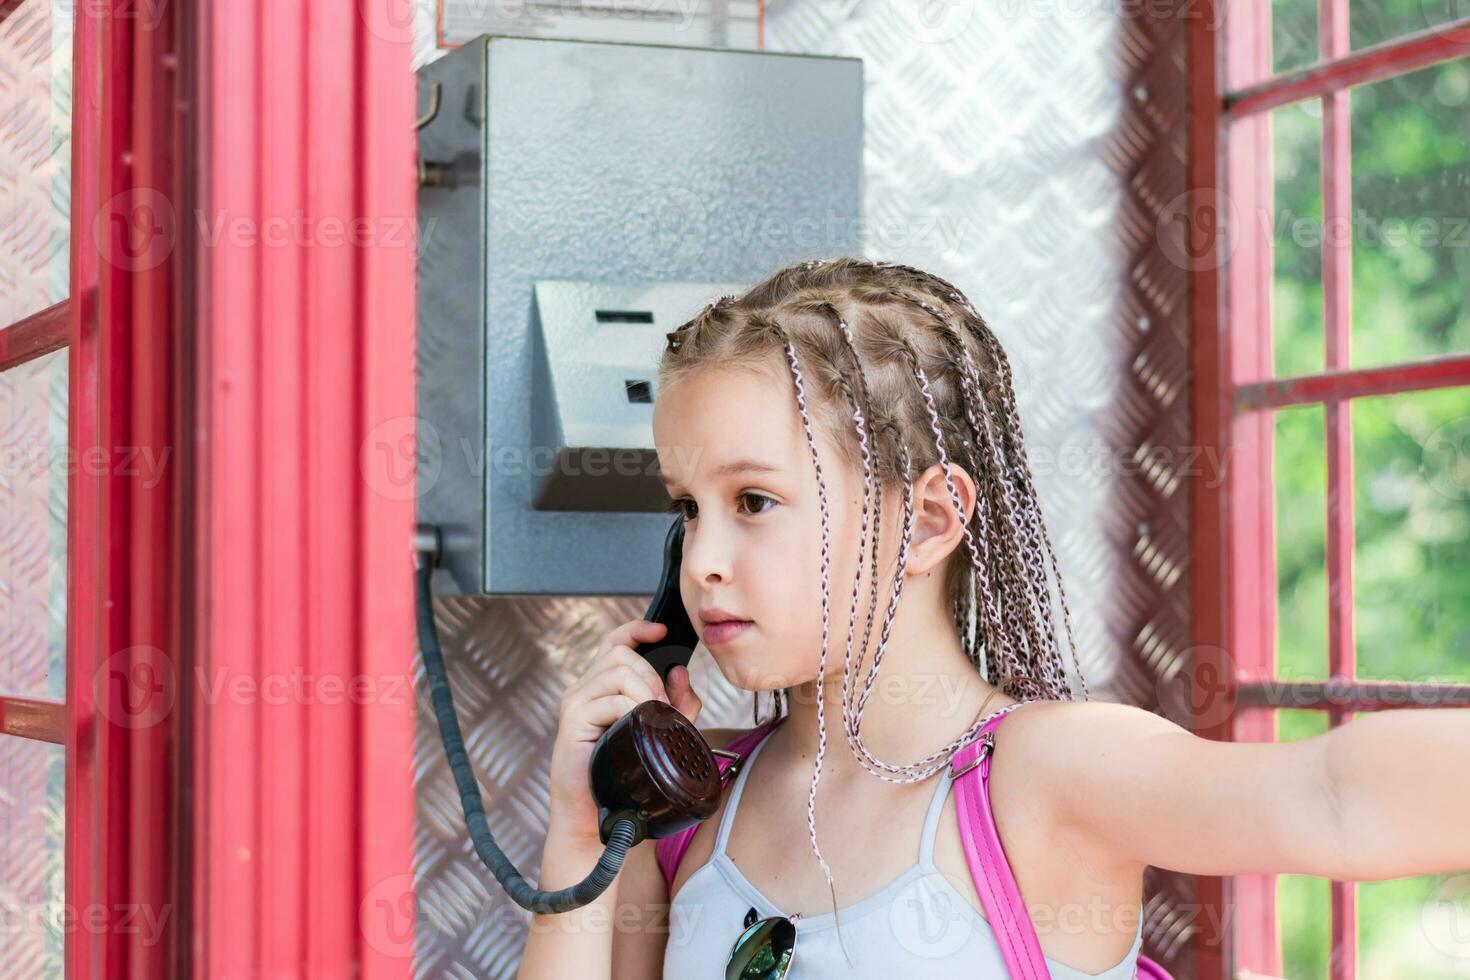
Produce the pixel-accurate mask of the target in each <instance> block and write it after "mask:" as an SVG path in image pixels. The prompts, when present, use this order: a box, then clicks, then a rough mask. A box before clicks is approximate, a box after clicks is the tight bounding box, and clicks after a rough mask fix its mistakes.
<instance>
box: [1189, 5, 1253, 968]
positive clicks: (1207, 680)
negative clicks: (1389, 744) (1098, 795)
mask: <svg viewBox="0 0 1470 980" xmlns="http://www.w3.org/2000/svg"><path fill="white" fill-rule="evenodd" d="M1223 12H1224V4H1223V3H1222V2H1219V0H1205V2H1204V3H1203V4H1202V5H1201V7H1200V9H1198V10H1196V11H1195V13H1196V16H1193V17H1191V18H1189V19H1188V20H1187V21H1186V23H1187V30H1188V32H1189V33H1188V50H1189V141H1188V151H1189V157H1188V162H1187V166H1188V180H1189V185H1188V186H1189V191H1188V193H1189V200H1188V220H1187V221H1186V222H1185V228H1186V233H1187V234H1189V235H1191V236H1195V234H1196V232H1197V231H1204V232H1205V233H1206V234H1205V237H1204V239H1203V241H1202V242H1192V243H1190V252H1189V253H1188V254H1191V255H1198V256H1199V259H1200V261H1199V263H1198V264H1197V265H1195V266H1193V267H1192V268H1191V271H1190V277H1189V294H1190V295H1189V317H1190V324H1191V336H1190V347H1191V350H1190V362H1191V377H1190V419H1191V426H1192V429H1193V440H1194V443H1195V444H1196V445H1197V446H1199V447H1201V449H1203V450H1206V451H1209V452H1211V453H1212V454H1213V458H1214V459H1216V460H1219V461H1220V464H1219V465H1220V466H1221V468H1222V469H1221V471H1220V472H1218V473H1214V474H1210V476H1211V477H1213V478H1209V479H1207V478H1205V477H1203V476H1195V477H1193V478H1191V480H1190V497H1189V501H1190V504H1189V506H1190V515H1191V520H1190V553H1191V555H1192V562H1191V579H1190V590H1191V598H1192V603H1193V609H1192V616H1191V633H1190V641H1191V647H1192V650H1191V657H1190V663H1189V665H1188V667H1187V669H1188V670H1189V671H1190V675H1191V683H1192V684H1193V685H1194V686H1195V687H1196V688H1197V689H1200V690H1204V691H1205V692H1207V693H1206V695H1205V697H1204V698H1196V699H1195V700H1196V702H1201V701H1203V702H1205V708H1206V710H1208V709H1210V708H1216V709H1217V708H1218V707H1219V704H1220V702H1219V701H1211V699H1213V698H1223V699H1225V703H1226V704H1230V703H1232V702H1233V699H1234V694H1233V692H1234V685H1235V671H1234V667H1233V663H1232V659H1233V654H1232V652H1231V651H1232V649H1233V644H1234V642H1235V641H1234V640H1233V639H1232V630H1233V629H1234V628H1235V623H1234V621H1233V619H1232V616H1231V607H1230V606H1229V604H1228V602H1229V598H1230V588H1229V582H1230V576H1231V574H1232V569H1231V565H1230V561H1229V559H1230V554H1229V541H1230V535H1231V533H1232V527H1231V520H1232V515H1231V512H1230V507H1231V502H1232V500H1234V499H1235V498H1234V497H1233V496H1232V482H1231V481H1233V480H1234V479H1235V476H1234V471H1235V467H1234V464H1233V462H1232V459H1231V453H1232V451H1233V450H1232V446H1231V437H1232V433H1231V409H1230V405H1231V388H1230V383H1231V375H1230V371H1229V364H1230V360H1229V345H1230V340H1231V337H1230V335H1229V333H1228V330H1227V326H1228V325H1227V323H1226V321H1225V319H1224V310H1225V307H1224V289H1223V286H1224V284H1223V282H1222V277H1223V273H1224V264H1225V261H1226V258H1227V257H1228V255H1229V254H1230V246H1231V238H1230V236H1237V235H1239V233H1240V229H1237V228H1235V227H1233V226H1229V225H1227V224H1226V219H1227V216H1228V215H1229V214H1230V213H1231V208H1230V207H1229V206H1228V201H1229V199H1228V197H1227V195H1226V193H1225V191H1226V188H1225V176H1226V174H1225V170H1224V158H1223V153H1224V150H1225V146H1224V144H1223V143H1222V138H1223V135H1224V124H1223V118H1222V114H1223V106H1224V73H1223V71H1222V68H1223V58H1224V47H1223V43H1222V41H1223V39H1222V38H1221V36H1220V34H1219V31H1218V30H1217V29H1216V26H1215V25H1218V24H1219V23H1220V15H1221V14H1222V13H1223ZM1195 731H1196V732H1197V733H1198V734H1199V735H1201V736H1202V737H1207V738H1214V739H1228V738H1230V735H1231V731H1230V721H1229V719H1228V718H1220V717H1216V718H1215V719H1213V720H1210V719H1203V718H1202V719H1199V721H1198V723H1197V724H1196V725H1195ZM1195 899H1196V902H1197V903H1198V908H1196V909H1195V910H1194V913H1195V915H1196V923H1197V924H1198V926H1199V928H1198V930H1197V931H1196V934H1195V936H1194V938H1193V943H1192V948H1191V952H1192V954H1193V964H1192V966H1193V975H1194V976H1195V977H1196V978H1197V980H1225V978H1227V977H1231V976H1234V975H1235V967H1234V951H1233V949H1232V944H1231V934H1232V930H1233V929H1235V928H1236V924H1235V916H1234V915H1233V914H1231V902H1232V901H1233V898H1232V896H1231V888H1230V881H1229V879H1226V878H1221V877H1198V878H1196V883H1195ZM1210 923H1215V924H1216V925H1215V926H1214V927H1213V928H1212V927H1211V926H1210Z"/></svg>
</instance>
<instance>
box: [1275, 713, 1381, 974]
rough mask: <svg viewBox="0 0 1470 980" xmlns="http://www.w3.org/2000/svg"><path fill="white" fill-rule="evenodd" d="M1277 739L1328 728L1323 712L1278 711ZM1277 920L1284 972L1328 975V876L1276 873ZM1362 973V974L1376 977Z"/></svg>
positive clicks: (1291, 739) (1286, 739) (1305, 735)
mask: <svg viewBox="0 0 1470 980" xmlns="http://www.w3.org/2000/svg"><path fill="white" fill-rule="evenodd" d="M1276 731H1277V735H1276V740H1277V741H1278V742H1295V741H1298V740H1300V739H1304V738H1311V737H1312V736H1314V735H1320V734H1322V733H1323V732H1325V731H1327V714H1326V712H1323V711H1307V710H1295V709H1284V710H1281V711H1278V712H1276ZM1276 921H1277V923H1278V925H1279V927H1280V930H1281V975H1282V976H1283V977H1287V978H1292V980H1295V978H1302V980H1306V978H1309V977H1310V978H1312V980H1317V978H1319V977H1325V976H1327V975H1328V957H1329V955H1330V953H1331V947H1332V891H1331V882H1329V881H1328V880H1327V879H1326V878H1316V877H1313V876H1311V875H1277V876H1276ZM1376 975H1377V974H1372V973H1361V972H1360V973H1359V976H1362V977H1371V976H1376Z"/></svg>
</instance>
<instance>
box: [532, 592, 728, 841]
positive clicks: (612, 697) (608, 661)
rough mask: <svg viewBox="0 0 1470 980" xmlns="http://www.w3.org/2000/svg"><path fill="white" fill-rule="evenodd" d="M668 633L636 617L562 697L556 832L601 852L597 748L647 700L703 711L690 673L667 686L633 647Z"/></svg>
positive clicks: (553, 793)
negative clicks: (594, 764) (593, 780)
mask: <svg viewBox="0 0 1470 980" xmlns="http://www.w3.org/2000/svg"><path fill="white" fill-rule="evenodd" d="M667 632H668V627H666V626H664V624H662V623H654V622H650V621H649V620H646V619H635V620H633V621H631V622H628V623H624V624H623V625H622V626H619V627H617V628H616V629H613V630H610V631H609V632H608V633H606V634H605V635H604V636H603V638H602V642H601V643H600V644H599V646H598V649H597V654H596V655H595V656H594V657H593V660H592V666H591V667H589V668H588V670H587V672H586V673H585V674H583V675H582V676H581V677H579V678H577V680H575V681H573V682H572V683H571V685H570V686H568V687H567V689H566V691H565V692H563V694H562V697H561V711H560V715H559V719H558V722H557V730H556V742H555V744H554V745H553V746H552V750H551V787H550V797H551V812H550V816H549V823H550V825H551V828H552V831H553V833H554V834H559V835H561V836H563V837H566V838H571V839H573V840H575V841H576V842H578V843H579V844H584V845H586V846H588V847H589V848H592V849H594V850H601V848H602V846H603V845H602V839H601V836H600V834H599V833H598V826H597V803H596V801H594V800H593V799H592V788H591V785H590V781H589V779H588V775H587V767H588V764H589V763H590V762H591V759H592V746H593V745H595V744H596V742H597V739H598V738H599V737H601V735H602V733H603V732H604V731H606V730H607V729H608V728H609V727H611V725H612V724H613V722H615V721H617V720H618V719H619V718H621V717H623V715H625V714H627V713H628V712H629V711H632V710H633V708H634V707H635V706H637V705H638V704H640V703H641V702H643V701H648V700H659V701H663V702H666V703H668V704H672V705H673V706H674V708H675V709H677V710H678V711H679V712H680V713H681V714H683V715H684V717H685V718H688V719H689V721H690V723H693V722H694V720H695V719H696V718H697V717H698V715H699V709H700V706H701V702H700V700H699V696H698V695H696V694H695V693H694V689H693V688H691V687H690V686H689V671H688V668H685V667H675V668H674V669H673V671H671V672H670V673H669V685H668V689H667V691H666V690H665V687H664V684H663V681H662V680H661V679H660V678H659V676H658V671H657V670H655V669H654V668H653V665H652V664H650V663H649V662H648V661H647V660H645V659H644V658H643V657H642V656H640V655H639V654H637V653H635V652H634V650H633V647H635V646H636V645H638V644H640V643H648V642H656V641H657V640H659V639H661V638H662V637H663V636H664V634H665V633H667Z"/></svg>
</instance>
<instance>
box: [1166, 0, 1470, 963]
mask: <svg viewBox="0 0 1470 980" xmlns="http://www.w3.org/2000/svg"><path fill="white" fill-rule="evenodd" d="M1220 6H1221V5H1220V4H1215V3H1211V4H1206V7H1207V8H1211V7H1214V8H1217V9H1214V10H1210V9H1206V10H1205V11H1201V12H1200V13H1201V14H1202V16H1199V17H1196V18H1193V19H1192V20H1191V27H1190V29H1191V37H1190V55H1191V72H1190V78H1191V91H1192V99H1191V102H1192V107H1193V111H1192V119H1191V126H1190V159H1189V175H1190V187H1191V188H1192V189H1193V191H1194V193H1195V195H1196V198H1195V201H1194V205H1195V213H1196V214H1199V213H1200V209H1201V208H1205V207H1215V206H1216V205H1215V202H1213V201H1210V200H1207V198H1208V196H1209V195H1213V194H1214V190H1213V189H1214V188H1217V187H1221V186H1224V187H1225V188H1226V190H1227V193H1228V200H1229V201H1230V202H1231V204H1232V208H1233V213H1234V214H1236V215H1259V214H1269V213H1270V212H1271V209H1272V191H1273V187H1272V185H1273V171H1272V164H1271V129H1270V114H1269V112H1268V110H1270V109H1273V108H1277V107H1279V106H1283V105H1287V104H1290V103H1292V102H1295V101H1300V100H1302V99H1307V98H1313V97H1320V98H1321V99H1322V105H1323V145H1322V174H1323V178H1322V201H1323V219H1324V222H1331V221H1333V220H1334V219H1336V220H1339V221H1346V219H1347V218H1348V217H1349V216H1350V214H1351V207H1352V203H1351V170H1350V164H1351V160H1350V152H1351V142H1350V134H1349V123H1350V118H1351V117H1350V111H1349V95H1348V92H1347V89H1348V88H1349V87H1350V86H1352V85H1357V84H1362V83H1364V82H1370V81H1375V80H1378V79H1382V78H1387V77H1390V76H1393V75H1397V74H1402V73H1404V72H1408V71H1413V70H1417V69H1419V68H1424V67H1427V66H1430V65H1433V64H1436V63H1438V62H1441V61H1445V60H1448V59H1450V58H1454V57H1458V56H1462V55H1464V54H1465V53H1466V51H1467V45H1470V19H1465V20H1460V21H1456V22H1453V23H1451V24H1447V25H1443V26H1441V27H1438V28H1434V29H1432V30H1428V31H1424V32H1420V33H1418V34H1414V35H1409V36H1406V37H1402V38H1398V39H1396V40H1393V41H1390V42H1387V43H1384V44H1380V45H1377V46H1375V47H1372V48H1368V49H1364V50H1361V51H1357V52H1349V50H1348V47H1349V43H1348V3H1347V0H1320V2H1319V16H1318V21H1319V24H1320V37H1321V60H1320V62H1319V63H1318V64H1317V65H1314V66H1311V67H1309V68H1306V69H1303V70H1301V71H1297V72H1292V73H1289V74H1285V75H1280V76H1276V77H1269V76H1270V75H1271V55H1270V38H1271V21H1270V14H1271V7H1270V4H1269V2H1268V0H1254V2H1250V3H1246V4H1234V5H1231V6H1230V9H1229V18H1228V20H1227V21H1226V23H1225V33H1224V39H1223V43H1221V41H1222V39H1221V37H1220V35H1219V34H1218V33H1217V32H1215V31H1213V30H1212V29H1211V28H1210V25H1213V24H1216V23H1219V21H1218V20H1217V19H1216V17H1215V16H1214V15H1215V14H1216V13H1218V12H1219V10H1218V8H1219V7H1220ZM1222 64H1223V68H1224V70H1223V71H1222V70H1221V67H1222ZM1262 79H1265V81H1262ZM1222 161H1223V162H1222ZM1217 213H1221V212H1218V211H1217ZM1268 224H1269V223H1260V222H1255V221H1243V222H1241V223H1240V224H1239V226H1238V227H1237V228H1235V229H1233V230H1229V229H1227V234H1229V235H1230V236H1231V237H1230V238H1229V239H1228V240H1227V241H1226V242H1224V243H1220V242H1216V243H1215V244H1216V252H1215V258H1216V259H1217V260H1218V261H1214V262H1205V263H1202V265H1201V267H1200V268H1198V269H1197V270H1196V271H1195V272H1194V274H1193V276H1192V284H1191V314H1192V316H1193V321H1194V352H1193V364H1194V367H1195V376H1194V380H1193V391H1192V397H1193V402H1192V407H1193V410H1194V427H1195V434H1196V438H1197V442H1198V444H1199V445H1201V446H1203V447H1212V448H1214V449H1216V450H1217V451H1218V452H1219V453H1220V456H1219V458H1222V459H1230V460H1232V465H1231V466H1230V467H1229V468H1228V470H1227V472H1226V475H1225V479H1224V480H1223V481H1220V482H1219V483H1218V485H1216V486H1213V487H1212V486H1209V485H1206V483H1205V481H1196V482H1195V485H1194V486H1193V488H1192V494H1191V504H1192V507H1193V513H1194V526H1193V529H1192V536H1193V540H1192V542H1191V544H1192V546H1193V553H1194V562H1195V566H1194V603H1195V610H1194V612H1195V617H1194V618H1195V623H1194V641H1195V643H1196V653H1197V657H1196V660H1197V662H1198V664H1199V665H1200V666H1199V669H1201V670H1209V671H1213V672H1214V673H1213V675H1212V676H1215V677H1223V678H1226V681H1225V688H1226V689H1225V691H1224V692H1223V695H1224V696H1225V697H1227V698H1230V699H1232V700H1231V702H1230V703H1232V704H1234V705H1235V706H1236V707H1237V709H1239V710H1238V711H1237V713H1236V715H1235V717H1234V719H1233V726H1231V725H1227V726H1226V727H1227V728H1231V727H1233V731H1229V732H1226V733H1223V734H1224V735H1225V736H1228V737H1233V738H1235V739H1237V740H1242V741H1274V740H1275V738H1276V712H1275V710H1274V709H1275V708H1276V707H1281V706H1291V707H1306V708H1318V709H1321V710H1325V711H1326V712H1327V713H1328V717H1329V723H1330V724H1331V725H1340V724H1342V723H1344V722H1345V721H1346V720H1348V719H1349V718H1351V717H1352V714H1353V712H1356V711H1367V710H1378V709H1381V708H1386V707H1414V706H1420V705H1427V704H1447V703H1470V685H1434V684H1395V683H1385V682H1376V681H1358V680H1357V678H1356V663H1355V646H1354V634H1353V591H1352V589H1353V575H1352V563H1353V541H1354V520H1353V500H1352V489H1353V480H1352V427H1351V401H1350V399H1352V398H1355V397H1362V396H1365V395H1377V394H1389V393H1398V392H1405V391H1415V390H1423V389H1427V388H1435V387H1443V386H1448V385H1465V384H1470V355H1464V354H1455V355H1451V356H1447V357H1440V358H1432V359H1428V360H1424V361H1419V362H1416V363H1413V364H1405V365H1392V366H1387V367H1378V368H1370V369H1357V370H1354V369H1351V368H1350V367H1349V364H1350V357H1349V350H1350V326H1351V324H1350V311H1351V285H1352V266H1351V262H1352V254H1351V243H1350V242H1334V243H1327V244H1324V247H1323V268H1322V283H1323V313H1324V342H1325V358H1324V366H1325V370H1324V371H1323V372H1322V373H1321V374H1317V375H1312V376H1308V377H1301V378H1272V377H1271V375H1272V342H1271V315H1270V296H1271V285H1272V269H1273V261H1272V248H1273V242H1272V240H1271V237H1270V234H1269V232H1268V231H1266V230H1265V226H1266V225H1268ZM1227 258H1228V261H1226V259H1227ZM1222 291H1223V297H1222ZM1307 403H1323V405H1324V425H1325V437H1326V438H1325V445H1326V457H1327V458H1326V464H1327V510H1326V514H1325V515H1324V517H1325V522H1326V529H1327V534H1326V539H1327V552H1326V559H1325V561H1326V573H1327V585H1328V619H1327V622H1328V654H1329V658H1328V659H1329V671H1330V674H1331V679H1329V680H1327V681H1323V682H1308V683H1302V682H1290V683H1288V682H1283V681H1279V680H1277V679H1276V678H1275V676H1274V675H1275V673H1276V663H1275V657H1276V650H1275V641H1276V590H1275V586H1274V583H1275V581H1276V560H1275V549H1276V545H1275V527H1274V520H1275V515H1274V501H1273V499H1272V493H1271V490H1272V456H1273V442H1274V430H1273V417H1274V411H1275V410H1276V409H1278V408H1281V407H1283V406H1286V405H1297V404H1307ZM1220 651H1228V652H1226V653H1221V652H1220ZM1222 664H1223V667H1224V669H1223V670H1222V669H1220V667H1221V665H1222ZM1217 689H1218V688H1217ZM1252 708H1257V709H1264V710H1247V709H1252ZM1201 732H1202V734H1207V735H1210V736H1212V737H1222V732H1220V731H1218V730H1216V729H1211V728H1203V729H1201ZM1224 893H1225V894H1226V895H1228V896H1229V899H1228V903H1229V906H1230V907H1232V908H1233V910H1234V912H1235V913H1236V915H1235V920H1234V921H1235V933H1234V936H1233V938H1232V939H1231V941H1230V942H1229V943H1228V947H1227V948H1226V949H1224V950H1220V951H1218V953H1219V956H1218V958H1210V959H1208V960H1207V961H1206V969H1207V970H1208V975H1209V976H1211V977H1223V976H1227V975H1236V974H1237V973H1243V972H1251V973H1257V974H1264V975H1268V976H1277V975H1280V972H1281V950H1280V938H1279V930H1278V925H1277V918H1276V908H1275V904H1276V903H1275V893H1276V878H1275V876H1274V875H1242V876H1237V877H1235V878H1233V879H1231V880H1230V881H1229V882H1227V883H1226V884H1225V887H1224ZM1356 920H1357V916H1356V889H1355V883H1353V882H1337V881H1335V882H1333V883H1332V943H1333V950H1332V965H1331V975H1332V977H1333V980H1348V978H1351V977H1354V976H1355V975H1356V972H1357V949H1356V947H1357V921H1356ZM1215 952H1216V951H1211V953H1212V954H1213V953H1215ZM1200 975H1201V976H1203V975H1206V974H1204V973H1201V974H1200Z"/></svg>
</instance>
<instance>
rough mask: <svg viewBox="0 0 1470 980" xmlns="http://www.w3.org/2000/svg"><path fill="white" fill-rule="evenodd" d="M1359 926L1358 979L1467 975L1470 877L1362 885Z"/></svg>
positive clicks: (1433, 979)
mask: <svg viewBox="0 0 1470 980" xmlns="http://www.w3.org/2000/svg"><path fill="white" fill-rule="evenodd" d="M1358 923H1359V925H1358V929H1359V935H1358V976H1360V977H1415V978H1421V980H1454V978H1458V977H1464V976H1465V975H1466V973H1467V969H1466V967H1467V964H1470V930H1467V929H1466V924H1467V923H1470V874H1465V873H1460V874H1441V875H1425V876H1423V877H1418V878H1395V879H1393V880H1391V881H1362V882H1359V883H1358Z"/></svg>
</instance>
